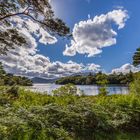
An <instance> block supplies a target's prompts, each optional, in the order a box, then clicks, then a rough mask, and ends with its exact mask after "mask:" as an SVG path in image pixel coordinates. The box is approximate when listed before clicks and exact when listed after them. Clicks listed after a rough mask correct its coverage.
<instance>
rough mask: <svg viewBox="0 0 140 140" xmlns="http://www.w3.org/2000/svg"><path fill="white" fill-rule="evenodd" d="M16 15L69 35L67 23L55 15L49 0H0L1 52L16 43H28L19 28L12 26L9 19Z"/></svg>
mask: <svg viewBox="0 0 140 140" xmlns="http://www.w3.org/2000/svg"><path fill="white" fill-rule="evenodd" d="M14 16H20V17H23V16H26V17H27V18H30V19H31V20H33V21H34V22H36V23H38V24H39V25H40V26H41V27H42V28H44V29H45V30H46V31H48V32H49V33H51V34H53V35H59V36H68V35H69V28H68V27H67V26H66V24H65V23H64V22H63V21H62V20H61V19H59V18H56V17H55V16H54V12H53V10H52V7H51V5H50V3H49V0H0V25H2V26H1V27H0V44H1V45H0V47H1V48H0V54H5V52H6V51H7V50H8V49H9V48H13V47H15V45H18V46H21V44H26V43H27V42H26V39H25V38H24V37H23V36H21V35H20V34H19V33H18V30H17V29H16V28H14V27H12V23H11V21H10V20H9V19H10V18H12V17H14ZM2 27H4V28H2ZM5 28H6V30H5Z"/></svg>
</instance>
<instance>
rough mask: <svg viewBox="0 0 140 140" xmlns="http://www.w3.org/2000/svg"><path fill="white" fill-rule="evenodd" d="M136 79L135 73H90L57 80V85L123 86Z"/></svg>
mask: <svg viewBox="0 0 140 140" xmlns="http://www.w3.org/2000/svg"><path fill="white" fill-rule="evenodd" d="M134 77H135V73H133V72H131V71H130V72H129V73H127V74H123V73H119V74H117V73H112V74H105V73H102V72H99V73H96V74H92V73H89V75H87V76H83V75H75V76H68V77H62V78H60V79H58V80H56V82H55V83H56V84H64V85H65V84H69V83H72V84H75V85H93V84H97V85H104V84H121V85H129V84H130V83H131V82H132V81H133V80H134Z"/></svg>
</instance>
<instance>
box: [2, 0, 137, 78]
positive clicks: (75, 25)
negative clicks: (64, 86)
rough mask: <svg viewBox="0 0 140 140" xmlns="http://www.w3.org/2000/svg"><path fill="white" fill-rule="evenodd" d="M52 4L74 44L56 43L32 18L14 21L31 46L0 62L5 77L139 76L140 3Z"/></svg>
mask: <svg viewBox="0 0 140 140" xmlns="http://www.w3.org/2000/svg"><path fill="white" fill-rule="evenodd" d="M51 4H52V7H53V10H54V12H55V16H56V17H59V18H61V19H62V20H63V21H64V22H65V23H66V24H67V25H68V26H69V27H70V29H71V33H72V34H73V38H60V37H54V36H52V35H50V34H49V33H48V32H47V31H46V30H45V29H43V28H42V27H40V26H39V25H38V23H36V22H34V21H32V20H31V19H30V18H28V17H20V16H16V17H12V18H11V19H9V20H11V21H12V22H13V23H14V26H16V29H17V30H18V31H19V32H20V33H21V34H22V35H23V36H24V37H25V38H26V39H27V42H28V46H20V47H17V48H16V49H14V50H10V51H9V52H8V55H7V56H0V60H1V62H3V65H4V68H5V70H6V71H7V72H9V73H14V74H16V75H24V76H30V77H43V78H56V77H62V76H67V75H71V74H74V73H79V72H87V71H88V72H98V71H101V70H102V71H103V72H106V73H111V72H117V73H119V72H123V73H127V72H129V71H130V70H131V71H133V72H136V71H139V70H140V67H134V66H133V65H132V56H133V54H134V52H135V51H136V48H138V47H139V46H140V16H139V13H140V8H139V6H140V0H51ZM0 29H2V30H5V29H6V28H5V27H4V25H3V26H1V27H0Z"/></svg>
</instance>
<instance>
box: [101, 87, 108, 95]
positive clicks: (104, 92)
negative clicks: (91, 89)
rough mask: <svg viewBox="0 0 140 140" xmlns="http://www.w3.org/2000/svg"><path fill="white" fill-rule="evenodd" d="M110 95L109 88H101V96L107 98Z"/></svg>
mask: <svg viewBox="0 0 140 140" xmlns="http://www.w3.org/2000/svg"><path fill="white" fill-rule="evenodd" d="M108 93H109V92H108V91H107V88H106V87H105V86H104V87H100V88H99V95H102V96H106V95H108Z"/></svg>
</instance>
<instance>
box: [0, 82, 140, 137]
mask: <svg viewBox="0 0 140 140" xmlns="http://www.w3.org/2000/svg"><path fill="white" fill-rule="evenodd" d="M134 85H135V83H133V84H132V85H131V91H132V92H134V93H131V94H129V95H111V96H103V95H100V96H84V95H82V96H78V95H76V88H75V86H73V85H66V86H63V87H61V88H60V89H58V90H55V91H53V96H50V95H46V94H45V95H44V94H39V93H33V92H31V91H27V90H24V89H21V88H19V89H18V88H17V87H12V88H11V87H1V89H0V139H2V140H5V139H7V140H87V139H88V140H124V139H127V140H139V139H140V95H139V94H140V93H139V91H138V90H134V88H135V89H136V85H135V86H134ZM137 91H138V92H137Z"/></svg>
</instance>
